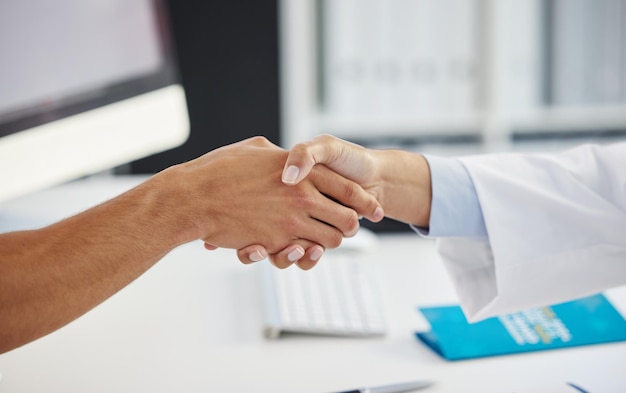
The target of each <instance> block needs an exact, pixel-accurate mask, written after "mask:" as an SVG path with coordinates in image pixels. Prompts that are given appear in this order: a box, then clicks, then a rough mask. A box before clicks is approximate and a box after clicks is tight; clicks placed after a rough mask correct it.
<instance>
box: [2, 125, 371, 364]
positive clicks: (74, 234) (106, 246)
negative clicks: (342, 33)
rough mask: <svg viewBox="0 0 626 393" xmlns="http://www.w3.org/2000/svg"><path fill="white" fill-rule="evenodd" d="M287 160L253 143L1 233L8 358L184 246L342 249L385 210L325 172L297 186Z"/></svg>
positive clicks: (219, 151)
mask: <svg viewBox="0 0 626 393" xmlns="http://www.w3.org/2000/svg"><path fill="white" fill-rule="evenodd" d="M287 154H288V153H287V152H286V151H284V150H282V149H280V148H278V147H276V146H274V145H272V144H271V143H270V142H268V141H267V140H266V139H264V138H260V137H257V138H252V139H249V140H246V141H242V142H239V143H235V144H233V145H229V146H225V147H223V148H220V149H217V150H214V151H212V152H210V153H207V154H205V155H204V156H202V157H199V158H197V159H195V160H192V161H190V162H187V163H184V164H180V165H176V166H172V167H170V168H168V169H166V170H164V171H163V172H160V173H158V174H156V175H154V176H153V177H151V178H150V179H148V180H147V181H146V182H144V183H143V184H140V185H139V186H137V187H136V188H134V189H132V190H130V191H128V192H126V193H124V194H122V195H120V196H118V197H116V198H114V199H111V200H109V201H107V202H105V203H103V204H101V205H99V206H96V207H94V208H91V209H89V210H86V211H84V212H83V213H80V214H78V215H76V216H74V217H71V218H68V219H66V220H63V221H60V222H58V223H55V224H53V225H51V226H48V227H45V228H42V229H38V230H30V231H19V232H10V233H5V234H2V235H0V271H1V272H2V274H0V316H1V318H0V353H2V352H6V351H9V350H11V349H13V348H17V347H19V346H21V345H23V344H25V343H28V342H30V341H32V340H35V339H37V338H39V337H41V336H44V335H46V334H48V333H50V332H52V331H54V330H56V329H58V328H60V327H62V326H64V325H65V324H67V323H69V322H71V321H72V320H74V319H75V318H77V317H79V316H80V315H82V314H84V313H85V312H87V311H89V310H90V309H92V308H93V307H95V306H96V305H98V304H99V303H101V302H103V301H104V300H106V299H107V298H109V297H110V296H111V295H113V294H114V293H116V292H117V291H119V290H120V289H122V288H123V287H124V286H126V285H128V284H129V283H130V282H132V281H133V280H135V279H137V278H138V277H139V276H141V275H142V274H143V273H144V272H145V271H146V270H148V269H149V268H150V267H151V266H153V265H154V264H155V263H156V262H158V261H159V260H160V259H161V258H162V257H163V256H165V255H166V254H167V253H168V252H169V251H171V250H172V249H174V248H175V247H177V246H179V245H181V244H184V243H187V242H190V241H194V240H197V239H201V240H203V241H204V242H205V243H206V244H207V247H209V248H210V247H226V248H233V249H240V248H244V247H245V246H246V245H248V244H263V245H264V246H265V249H266V250H267V252H269V253H273V254H277V255H282V254H280V252H281V250H285V249H289V247H293V245H294V244H295V245H296V246H298V247H300V245H299V243H298V242H300V241H302V242H303V243H301V244H304V245H306V246H307V247H309V246H310V247H316V246H317V247H323V248H332V247H337V246H338V245H339V244H340V243H341V240H342V238H343V237H344V236H351V235H353V234H354V233H356V231H357V230H358V216H359V215H365V216H372V214H373V212H374V211H376V210H377V209H379V208H380V205H379V204H378V202H377V201H376V200H375V198H374V197H372V195H371V194H369V193H368V192H366V191H364V190H363V189H362V188H361V187H360V186H359V185H357V184H355V183H354V182H352V181H349V180H347V179H345V178H343V177H341V176H339V175H337V174H336V173H334V172H332V171H330V170H329V169H328V168H326V167H323V166H318V167H316V168H313V170H312V171H311V173H310V175H309V176H308V177H307V179H306V180H304V181H302V182H301V183H299V184H298V185H297V186H287V185H284V184H283V183H282V182H281V180H280V176H281V172H282V170H283V166H284V163H285V160H286V159H287ZM335 201H338V202H339V203H337V202H335ZM345 206H352V207H353V208H347V207H345ZM303 239H306V242H304V240H303ZM310 247H309V248H310ZM307 252H311V251H310V250H307ZM302 253H303V254H304V251H303V252H302Z"/></svg>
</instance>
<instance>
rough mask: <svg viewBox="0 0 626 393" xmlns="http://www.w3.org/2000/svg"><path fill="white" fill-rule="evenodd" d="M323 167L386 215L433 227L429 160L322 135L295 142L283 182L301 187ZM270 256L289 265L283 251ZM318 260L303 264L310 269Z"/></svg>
mask: <svg viewBox="0 0 626 393" xmlns="http://www.w3.org/2000/svg"><path fill="white" fill-rule="evenodd" d="M319 165H324V166H325V167H327V168H330V169H332V170H333V171H335V172H336V173H338V174H340V175H342V176H344V177H345V178H347V179H350V180H353V181H354V182H356V183H358V184H360V185H361V187H363V189H364V190H365V191H367V192H368V193H370V194H371V195H372V196H373V197H375V198H376V199H377V200H378V201H379V202H380V204H381V206H382V210H383V211H384V215H385V216H386V217H389V218H393V219H395V220H398V221H401V222H405V223H408V224H413V225H416V226H418V227H428V225H429V222H430V207H431V203H432V189H431V178H430V169H429V167H428V162H427V161H426V159H425V158H424V157H423V156H422V155H420V154H415V153H411V152H407V151H402V150H373V149H366V148H364V147H362V146H359V145H356V144H354V143H350V142H347V141H344V140H341V139H339V138H336V137H334V136H331V135H321V136H318V137H316V138H314V139H312V140H311V141H309V142H305V143H300V144H298V145H296V146H294V147H293V148H292V149H291V150H290V152H289V156H288V157H287V161H286V163H285V166H284V168H283V174H282V180H283V183H285V184H288V185H291V186H297V185H299V184H300V183H301V182H302V181H303V180H304V179H306V178H308V176H310V175H311V174H312V173H313V170H314V168H316V167H318V166H319ZM264 252H266V251H265V249H264V247H263V246H262V245H260V244H255V245H251V246H248V247H244V248H242V249H239V250H238V252H237V256H238V257H239V260H240V261H241V262H243V263H251V262H253V260H252V259H251V258H250V255H252V254H254V253H264ZM269 257H270V259H271V260H272V261H273V263H274V264H275V265H277V266H279V267H283V266H289V265H290V261H289V260H286V259H285V255H284V253H280V254H272V253H271V251H270V252H269ZM316 262H317V261H306V263H304V264H303V263H302V262H300V264H302V265H303V266H301V267H303V268H307V269H310V268H312V267H313V266H315V263H316Z"/></svg>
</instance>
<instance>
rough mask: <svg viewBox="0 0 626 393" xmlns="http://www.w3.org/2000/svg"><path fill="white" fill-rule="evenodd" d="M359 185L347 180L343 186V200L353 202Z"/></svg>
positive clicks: (357, 193) (356, 196)
mask: <svg viewBox="0 0 626 393" xmlns="http://www.w3.org/2000/svg"><path fill="white" fill-rule="evenodd" d="M359 191H360V187H359V186H358V185H356V184H355V183H352V182H347V183H346V184H345V185H344V187H343V197H344V198H345V201H346V202H348V203H350V202H355V201H356V200H357V198H358V195H359Z"/></svg>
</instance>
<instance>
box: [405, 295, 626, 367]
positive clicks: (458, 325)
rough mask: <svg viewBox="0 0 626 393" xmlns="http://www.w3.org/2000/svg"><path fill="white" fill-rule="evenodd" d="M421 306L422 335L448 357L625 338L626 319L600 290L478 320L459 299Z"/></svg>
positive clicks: (512, 351)
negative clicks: (471, 320)
mask: <svg viewBox="0 0 626 393" xmlns="http://www.w3.org/2000/svg"><path fill="white" fill-rule="evenodd" d="M419 311H420V312H421V313H422V314H423V315H424V316H425V317H426V319H427V320H428V322H429V323H430V326H431V330H430V331H427V332H417V333H416V336H417V338H418V339H420V340H421V341H422V342H424V344H426V345H427V346H428V347H430V348H431V349H432V350H433V351H435V352H436V353H438V354H439V355H441V356H442V357H444V358H445V359H448V360H461V359H472V358H478V357H484V356H495V355H506V354H512V353H520V352H529V351H540V350H546V349H556V348H567V347H573V346H579V345H590V344H601V343H608V342H614V341H622V340H626V320H624V317H623V316H622V315H621V314H620V313H619V312H618V311H617V310H616V309H615V308H614V307H613V305H612V304H611V303H610V302H609V301H608V299H606V297H604V295H601V294H600V295H595V296H590V297H586V298H583V299H579V300H575V301H571V302H567V303H561V304H557V305H553V306H546V307H536V308H531V309H528V310H525V311H521V312H517V313H513V314H507V315H502V316H499V317H493V318H489V319H486V320H483V321H480V322H476V323H469V322H467V320H466V319H465V315H464V314H463V311H462V310H461V308H460V307H459V306H457V305H454V306H444V307H424V308H419Z"/></svg>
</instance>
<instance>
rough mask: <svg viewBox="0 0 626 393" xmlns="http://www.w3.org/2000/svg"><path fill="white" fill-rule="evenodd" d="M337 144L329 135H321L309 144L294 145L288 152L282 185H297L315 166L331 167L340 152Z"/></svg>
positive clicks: (339, 146)
mask: <svg viewBox="0 0 626 393" xmlns="http://www.w3.org/2000/svg"><path fill="white" fill-rule="evenodd" d="M337 142H338V139H337V138H335V137H333V136H331V135H321V136H318V137H316V138H314V139H313V140H311V141H310V142H304V143H298V144H297V145H295V146H294V147H293V148H292V149H291V150H290V151H289V155H288V156H287V161H286V162H285V166H284V168H283V174H282V181H283V183H285V184H288V185H295V184H298V183H299V182H300V181H301V180H302V179H304V178H305V177H307V176H308V174H309V173H310V172H311V169H313V167H314V166H315V164H324V165H327V166H331V165H330V164H332V163H333V162H334V161H335V159H336V157H337V156H338V155H339V153H340V151H341V145H340V144H339V143H337Z"/></svg>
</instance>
